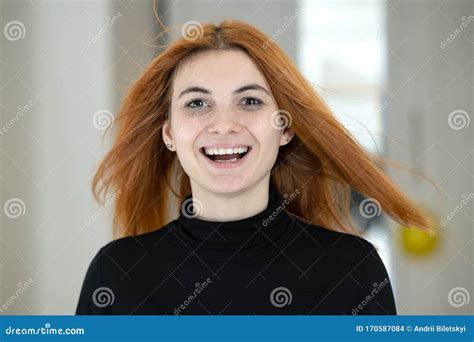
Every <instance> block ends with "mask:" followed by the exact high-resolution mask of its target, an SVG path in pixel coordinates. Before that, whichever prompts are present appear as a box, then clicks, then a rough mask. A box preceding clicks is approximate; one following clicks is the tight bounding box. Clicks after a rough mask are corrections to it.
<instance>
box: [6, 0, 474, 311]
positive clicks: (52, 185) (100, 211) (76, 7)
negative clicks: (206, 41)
mask: <svg viewBox="0 0 474 342" xmlns="http://www.w3.org/2000/svg"><path fill="white" fill-rule="evenodd" d="M153 6H154V5H153V1H151V0H115V1H110V0H109V1H106V0H101V1H99V0H96V1H79V0H74V1H73V0H71V1H69V0H62V1H60V0H50V1H48V0H28V1H27V0H0V15H1V23H0V24H1V26H0V28H1V29H2V30H1V33H2V35H1V37H0V87H1V92H0V114H1V118H0V180H1V183H0V186H1V188H0V203H1V205H2V212H1V213H0V222H1V227H0V314H10V315H16V314H24V315H29V314H35V315H41V314H51V315H53V314H73V313H74V311H75V306H76V304H77V299H78V295H79V291H80V287H81V284H82V281H83V279H84V275H85V271H86V269H87V267H88V265H89V263H90V262H91V260H92V258H93V256H94V254H95V253H96V252H97V251H98V249H99V248H100V247H102V246H103V245H104V244H105V243H106V242H108V241H110V240H111V239H112V230H111V221H112V216H111V215H112V210H111V209H112V204H113V198H112V199H111V200H110V201H109V202H108V204H106V205H104V206H102V207H101V206H99V205H98V204H96V203H94V201H93V198H92V193H91V190H90V182H91V177H92V175H93V172H94V170H95V168H96V167H97V165H98V163H99V160H100V158H101V157H102V156H103V155H104V153H105V152H106V151H107V150H108V148H109V147H110V140H109V138H107V137H105V138H103V132H104V129H105V128H106V127H107V126H108V125H110V124H112V123H113V115H114V114H115V113H116V112H117V111H118V109H119V106H120V102H121V100H122V98H123V96H124V95H125V93H126V91H127V89H128V87H129V86H130V85H131V84H132V83H133V81H134V80H135V79H136V78H137V77H138V75H139V74H140V73H141V72H142V71H143V69H144V68H145V66H146V65H147V64H148V63H149V62H150V61H151V60H152V59H153V58H154V57H155V56H156V55H157V54H158V53H159V51H160V50H159V48H157V45H158V44H161V43H163V42H165V43H166V42H167V41H166V39H172V37H170V36H168V35H165V36H163V37H161V38H160V39H158V35H159V33H160V26H159V25H158V24H157V21H156V18H155V14H154V10H153V8H154V7H153ZM155 8H156V13H157V15H158V16H159V18H160V19H161V20H162V21H163V22H164V23H165V24H166V25H176V26H177V27H180V25H183V24H185V23H189V22H191V21H199V22H206V21H209V22H213V23H216V24H217V23H219V22H220V21H222V20H224V19H227V18H236V19H240V20H244V21H246V22H248V23H250V24H252V25H255V26H256V27H258V28H259V29H261V30H262V31H264V32H265V33H266V34H268V35H269V36H271V37H272V38H273V40H274V41H275V42H276V43H277V44H279V45H280V46H281V47H282V48H283V49H284V50H285V51H286V53H287V54H288V55H289V56H290V58H291V59H292V60H293V61H294V62H295V64H296V65H297V66H298V68H299V69H300V70H301V71H302V72H303V74H304V75H305V76H306V77H307V78H308V79H309V80H310V81H311V82H312V84H313V85H314V87H315V88H316V90H317V91H318V92H320V94H321V95H322V96H323V98H324V99H325V100H326V101H327V102H328V103H329V105H330V106H331V108H332V109H333V111H334V113H335V115H336V116H337V117H338V118H339V119H340V120H341V121H342V122H343V123H344V125H346V127H347V128H348V129H349V130H350V131H351V132H352V133H353V134H354V136H355V137H356V138H357V139H358V140H359V141H360V143H361V144H362V145H363V146H364V147H366V148H367V149H368V150H369V151H371V152H373V153H376V154H379V155H381V156H383V157H386V158H389V159H391V160H394V161H396V162H399V163H402V164H404V165H407V166H409V167H411V168H414V169H416V170H418V171H420V172H423V173H424V174H426V175H428V176H429V177H431V178H432V179H433V180H434V181H435V182H436V183H437V184H438V186H439V187H440V190H439V191H438V190H436V189H435V188H434V187H433V186H432V185H431V184H430V183H429V182H427V181H425V180H423V179H422V178H419V177H417V176H415V175H414V174H413V173H410V172H407V171H405V170H397V169H390V170H388V171H389V172H390V175H391V176H392V177H393V179H394V180H395V181H396V183H397V184H399V185H400V187H401V188H402V189H403V190H404V191H405V192H406V193H407V194H408V195H409V196H411V197H412V198H413V199H415V200H416V201H417V202H418V203H419V204H420V205H421V206H423V207H424V208H426V209H427V210H428V211H429V212H431V213H432V216H433V218H434V222H435V223H436V232H437V233H436V235H434V236H426V235H424V234H422V233H421V232H420V231H419V230H417V229H413V228H410V227H400V226H399V225H397V224H396V223H394V222H393V221H391V220H388V219H387V218H386V217H384V216H383V214H382V213H380V211H378V210H377V209H378V208H377V206H375V211H374V210H372V211H371V210H370V208H369V209H368V210H366V208H365V207H364V206H365V205H366V204H367V202H366V199H364V198H362V197H361V196H359V195H358V194H356V193H355V194H354V206H353V210H352V212H353V214H354V217H355V219H356V220H357V221H358V222H359V223H360V225H361V227H362V228H363V229H364V232H365V236H366V238H367V239H368V240H369V241H371V242H372V243H373V244H374V245H375V246H376V247H377V248H378V250H379V253H380V255H381V257H382V258H383V261H384V263H385V265H386V267H387V269H388V271H389V274H390V277H391V280H392V286H393V288H394V291H395V297H396V304H397V310H398V312H399V314H402V315H419V314H420V315H440V314H447V315H461V314H462V315H466V314H472V313H473V301H474V299H472V298H471V295H473V294H474V286H473V282H474V277H473V266H474V261H473V250H474V249H473V231H474V223H473V221H474V219H473V217H474V213H473V208H474V187H473V164H474V163H473V131H474V130H473V125H474V124H471V123H470V119H471V117H472V115H473V98H474V96H473V95H474V90H473V89H474V88H473V85H474V80H473V79H474V65H473V53H474V50H473V49H474V45H473V43H474V2H473V1H472V0H451V1H445V0H442V1H439V0H430V1H429V0H411V1H408V0H394V1H382V0H380V1H375V0H374V1H308V0H301V1H296V0H289V1H281V0H280V1H278V0H274V1H246V0H239V1H237V0H234V1H229V0H178V1H176V0H174V1H173V0H165V1H159V2H158V3H156V4H155ZM369 204H370V203H369ZM375 204H376V203H375Z"/></svg>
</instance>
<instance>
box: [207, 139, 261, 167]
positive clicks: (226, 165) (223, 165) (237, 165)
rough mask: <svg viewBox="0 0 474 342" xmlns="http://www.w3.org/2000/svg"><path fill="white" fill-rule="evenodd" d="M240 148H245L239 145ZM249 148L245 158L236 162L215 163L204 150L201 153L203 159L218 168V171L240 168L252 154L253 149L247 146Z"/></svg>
mask: <svg viewBox="0 0 474 342" xmlns="http://www.w3.org/2000/svg"><path fill="white" fill-rule="evenodd" d="M239 146H244V145H239ZM247 147H248V151H247V152H246V153H245V154H244V155H243V157H241V158H240V159H238V160H236V161H214V160H212V159H210V158H209V157H208V156H207V155H206V154H205V152H204V148H200V149H199V151H200V154H201V155H202V157H203V158H204V159H205V160H206V161H207V163H208V164H209V165H211V166H212V167H214V168H218V169H231V168H236V167H239V166H240V165H242V164H243V163H244V162H245V161H246V160H247V159H248V155H249V154H250V152H252V147H251V146H247ZM229 148H230V147H229Z"/></svg>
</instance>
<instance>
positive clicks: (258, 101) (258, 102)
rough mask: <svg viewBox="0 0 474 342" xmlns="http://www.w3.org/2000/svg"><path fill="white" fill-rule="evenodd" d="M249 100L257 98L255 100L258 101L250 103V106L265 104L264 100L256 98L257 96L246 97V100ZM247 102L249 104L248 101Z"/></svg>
mask: <svg viewBox="0 0 474 342" xmlns="http://www.w3.org/2000/svg"><path fill="white" fill-rule="evenodd" d="M247 100H255V101H257V103H254V104H250V106H260V105H261V104H263V102H262V101H260V100H258V99H256V98H254V97H247V98H245V99H244V101H247ZM247 104H248V103H247Z"/></svg>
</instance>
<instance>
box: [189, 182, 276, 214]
mask: <svg viewBox="0 0 474 342" xmlns="http://www.w3.org/2000/svg"><path fill="white" fill-rule="evenodd" d="M268 193H269V182H266V183H257V184H255V185H254V186H252V187H251V188H248V189H242V190H240V191H238V192H232V193H224V192H222V193H216V192H212V191H209V190H208V189H204V188H202V187H200V186H198V185H194V186H193V187H192V197H193V202H194V201H195V202H196V203H193V207H194V208H196V212H197V216H196V217H197V218H199V219H201V220H206V221H219V222H224V221H236V220H240V219H243V218H247V217H250V216H253V215H255V214H258V213H259V212H261V211H263V210H264V209H265V208H266V207H267V205H268Z"/></svg>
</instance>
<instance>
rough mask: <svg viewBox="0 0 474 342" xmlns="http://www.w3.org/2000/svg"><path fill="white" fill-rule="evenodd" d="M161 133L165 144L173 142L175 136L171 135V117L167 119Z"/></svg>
mask: <svg viewBox="0 0 474 342" xmlns="http://www.w3.org/2000/svg"><path fill="white" fill-rule="evenodd" d="M161 134H162V136H163V141H164V142H165V144H173V137H172V135H171V125H170V122H169V119H167V120H165V123H164V124H163V127H162V128H161Z"/></svg>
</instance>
